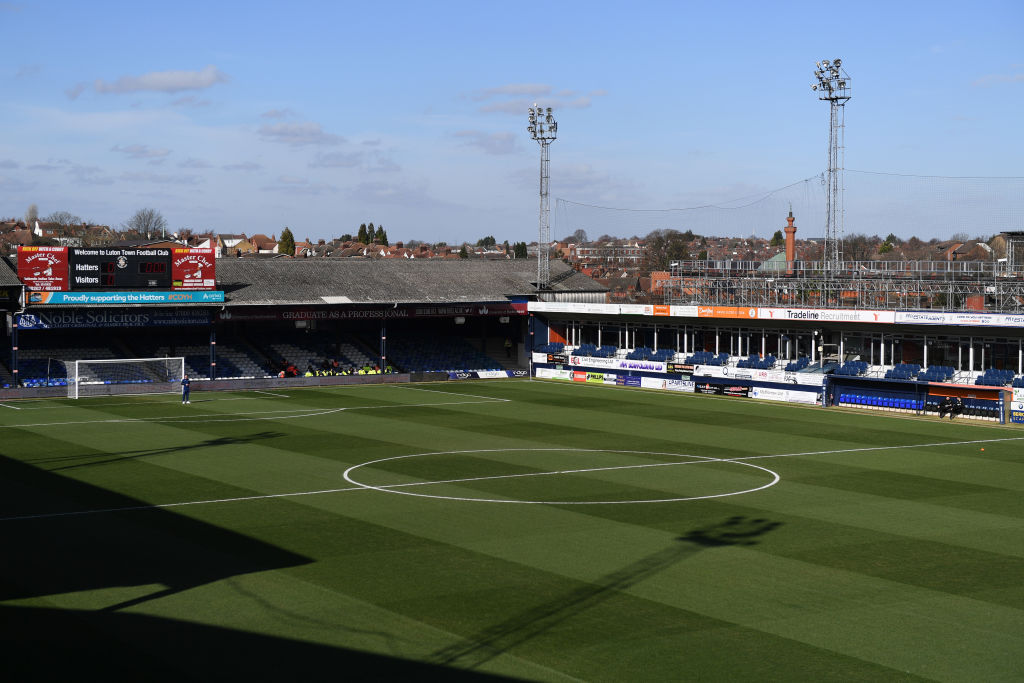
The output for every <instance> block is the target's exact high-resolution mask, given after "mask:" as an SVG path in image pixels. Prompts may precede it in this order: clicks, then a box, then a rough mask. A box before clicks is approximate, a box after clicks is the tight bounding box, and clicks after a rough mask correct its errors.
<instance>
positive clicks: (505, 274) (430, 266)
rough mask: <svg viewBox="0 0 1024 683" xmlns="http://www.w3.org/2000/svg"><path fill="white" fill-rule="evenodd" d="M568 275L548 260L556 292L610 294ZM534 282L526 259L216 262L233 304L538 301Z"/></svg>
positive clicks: (533, 265)
mask: <svg viewBox="0 0 1024 683" xmlns="http://www.w3.org/2000/svg"><path fill="white" fill-rule="evenodd" d="M569 271H571V269H570V268H569V266H567V265H566V264H564V263H562V262H561V261H552V262H551V279H552V281H553V283H554V284H553V285H552V289H553V290H554V291H557V292H604V291H607V288H606V287H604V286H603V285H600V284H598V283H597V282H594V281H593V280H592V279H590V278H589V277H587V276H586V275H582V274H580V273H575V272H569ZM536 279H537V262H536V261H535V260H529V259H514V260H495V261H489V260H482V259H481V260H474V259H469V260H465V259H458V260H455V259H446V260H441V259H423V260H416V259H374V260H368V259H326V258H310V259H272V260H263V259H247V258H224V259H218V260H217V282H218V287H220V288H222V289H223V290H224V291H225V293H226V298H227V302H228V303H229V304H235V305H269V304H293V305H294V304H323V303H325V302H326V301H329V302H331V303H351V304H382V303H419V302H438V303H441V302H462V301H465V302H471V301H500V300H503V299H505V298H507V297H510V296H531V295H535V294H536V293H537V290H536V288H535V287H534V286H533V284H532V283H533V282H534V281H535V280H536ZM325 297H326V299H325Z"/></svg>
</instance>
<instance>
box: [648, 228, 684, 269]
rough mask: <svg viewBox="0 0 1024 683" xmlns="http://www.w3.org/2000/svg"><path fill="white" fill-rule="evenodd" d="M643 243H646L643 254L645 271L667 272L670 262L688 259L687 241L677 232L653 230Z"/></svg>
mask: <svg viewBox="0 0 1024 683" xmlns="http://www.w3.org/2000/svg"><path fill="white" fill-rule="evenodd" d="M644 241H645V242H646V243H647V249H646V251H645V253H644V258H645V263H644V269H645V270H648V271H651V270H668V266H669V263H671V262H672V261H683V260H686V259H688V258H689V257H690V254H689V240H687V239H686V238H685V236H684V235H683V233H681V232H679V231H677V230H655V231H653V232H651V233H650V234H649V235H647V237H645V238H644Z"/></svg>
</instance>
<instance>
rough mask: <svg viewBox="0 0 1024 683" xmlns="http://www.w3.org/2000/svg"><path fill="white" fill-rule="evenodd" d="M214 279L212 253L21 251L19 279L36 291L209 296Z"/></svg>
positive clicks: (140, 249)
mask: <svg viewBox="0 0 1024 683" xmlns="http://www.w3.org/2000/svg"><path fill="white" fill-rule="evenodd" d="M215 273H216V260H215V258H214V250H213V249H188V248H173V249H168V248H148V247H138V248H131V247H129V248H121V247H95V248H92V247H18V278H19V279H20V280H21V281H22V283H24V284H25V285H26V286H27V287H28V288H29V289H31V290H34V291H42V292H66V291H90V290H92V291H104V290H135V291H146V290H151V291H171V290H183V289H187V290H210V289H216V287H217V283H216V274H215Z"/></svg>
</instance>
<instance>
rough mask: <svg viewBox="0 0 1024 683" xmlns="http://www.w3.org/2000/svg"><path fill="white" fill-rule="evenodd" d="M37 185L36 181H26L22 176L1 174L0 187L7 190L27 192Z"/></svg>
mask: <svg viewBox="0 0 1024 683" xmlns="http://www.w3.org/2000/svg"><path fill="white" fill-rule="evenodd" d="M35 186H36V184H35V183H31V182H26V181H25V180H22V179H21V178H11V177H10V176H5V175H0V189H2V190H4V191H6V192H14V193H19V192H27V191H28V190H31V189H32V188H34V187H35Z"/></svg>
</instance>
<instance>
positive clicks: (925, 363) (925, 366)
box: [922, 334, 928, 370]
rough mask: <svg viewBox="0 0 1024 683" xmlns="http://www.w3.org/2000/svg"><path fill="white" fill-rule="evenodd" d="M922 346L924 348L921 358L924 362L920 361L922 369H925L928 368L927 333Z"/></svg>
mask: <svg viewBox="0 0 1024 683" xmlns="http://www.w3.org/2000/svg"><path fill="white" fill-rule="evenodd" d="M922 348H923V349H924V358H923V360H924V363H922V365H923V366H924V369H925V370H927V369H928V335H927V334H926V335H925V336H924V345H923V347H922Z"/></svg>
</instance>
